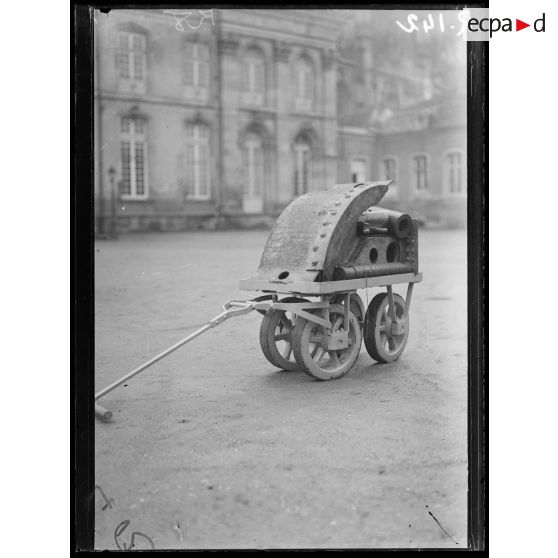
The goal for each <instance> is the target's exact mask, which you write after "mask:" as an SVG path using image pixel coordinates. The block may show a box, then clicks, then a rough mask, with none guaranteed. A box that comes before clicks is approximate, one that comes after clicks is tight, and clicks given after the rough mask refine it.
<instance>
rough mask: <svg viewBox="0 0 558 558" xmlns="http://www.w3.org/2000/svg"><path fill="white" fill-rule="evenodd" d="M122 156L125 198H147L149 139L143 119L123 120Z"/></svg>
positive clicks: (123, 192) (128, 118)
mask: <svg viewBox="0 0 558 558" xmlns="http://www.w3.org/2000/svg"><path fill="white" fill-rule="evenodd" d="M120 131H121V135H122V140H121V143H120V155H121V164H122V189H121V194H122V197H123V198H127V199H146V198H147V138H146V123H145V121H144V120H143V119H141V118H133V117H125V118H123V119H122V120H121V128H120Z"/></svg>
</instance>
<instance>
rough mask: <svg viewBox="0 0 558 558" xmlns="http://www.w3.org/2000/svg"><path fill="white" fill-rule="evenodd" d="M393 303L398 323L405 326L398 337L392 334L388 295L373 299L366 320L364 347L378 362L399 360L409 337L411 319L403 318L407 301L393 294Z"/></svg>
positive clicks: (382, 294) (379, 295)
mask: <svg viewBox="0 0 558 558" xmlns="http://www.w3.org/2000/svg"><path fill="white" fill-rule="evenodd" d="M393 302H394V305H395V316H396V319H397V322H399V323H400V324H402V325H403V326H404V332H403V333H401V334H398V335H397V334H394V333H393V332H392V320H391V317H390V314H389V299H388V295H387V293H380V294H378V295H376V296H375V297H374V298H373V299H372V301H371V302H370V305H369V306H368V310H367V311H366V317H365V318H364V345H365V346H366V350H367V351H368V354H369V355H370V356H371V357H372V358H373V359H374V360H377V361H378V362H392V361H394V360H396V359H398V358H399V357H400V355H401V353H402V352H403V349H404V348H405V345H406V344H407V338H408V337H409V318H408V317H407V319H406V320H405V319H404V318H403V316H404V313H405V301H404V300H403V297H401V296H399V295H398V294H395V293H393Z"/></svg>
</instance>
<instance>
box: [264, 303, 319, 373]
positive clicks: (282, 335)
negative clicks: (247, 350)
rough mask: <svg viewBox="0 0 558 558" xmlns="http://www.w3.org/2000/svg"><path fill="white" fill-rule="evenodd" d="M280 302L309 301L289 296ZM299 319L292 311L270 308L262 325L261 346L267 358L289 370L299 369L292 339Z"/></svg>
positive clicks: (274, 364) (279, 366)
mask: <svg viewBox="0 0 558 558" xmlns="http://www.w3.org/2000/svg"><path fill="white" fill-rule="evenodd" d="M280 302H308V300H306V299H305V298H296V297H294V296H289V297H287V298H283V299H282V300H280ZM297 319H298V318H297V317H296V316H295V315H294V314H293V313H292V312H285V311H284V310H270V311H268V312H266V313H265V314H264V317H263V319H262V323H261V325H260V346H261V348H262V352H263V354H264V355H265V358H267V360H269V362H271V364H273V366H277V368H282V369H283V370H288V371H289V372H294V371H295V370H298V369H299V368H298V365H297V363H296V361H295V358H294V355H293V345H292V340H291V333H292V331H293V328H294V325H295V323H296V321H297Z"/></svg>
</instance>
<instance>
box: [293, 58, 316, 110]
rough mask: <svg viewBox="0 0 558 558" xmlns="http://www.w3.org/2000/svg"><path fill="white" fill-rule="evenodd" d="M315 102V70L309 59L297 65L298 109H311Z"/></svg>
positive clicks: (302, 60)
mask: <svg viewBox="0 0 558 558" xmlns="http://www.w3.org/2000/svg"><path fill="white" fill-rule="evenodd" d="M313 102H314V71H313V69H312V65H311V64H310V62H309V61H308V60H305V59H300V60H299V61H298V62H297V63H296V66H295V103H296V108H297V109H298V110H310V109H311V108H312V103H313Z"/></svg>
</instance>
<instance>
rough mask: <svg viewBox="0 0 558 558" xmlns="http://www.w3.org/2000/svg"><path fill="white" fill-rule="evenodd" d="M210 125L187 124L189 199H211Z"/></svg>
mask: <svg viewBox="0 0 558 558" xmlns="http://www.w3.org/2000/svg"><path fill="white" fill-rule="evenodd" d="M209 163H210V159H209V127H208V126H206V125H205V124H201V123H195V124H193V123H189V124H187V125H186V189H187V197H188V198H189V199H200V200H206V199H209V195H210V179H211V173H210V164H209Z"/></svg>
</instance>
